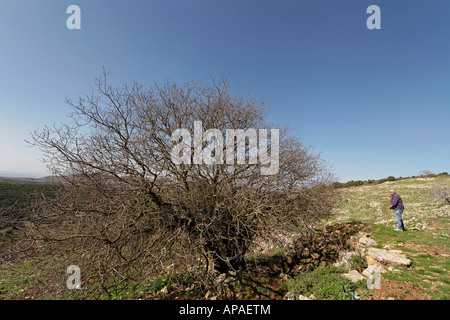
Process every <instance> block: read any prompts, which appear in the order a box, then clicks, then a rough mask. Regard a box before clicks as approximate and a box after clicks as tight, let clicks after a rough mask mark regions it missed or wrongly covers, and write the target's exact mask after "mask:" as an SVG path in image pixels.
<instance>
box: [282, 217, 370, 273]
mask: <svg viewBox="0 0 450 320" xmlns="http://www.w3.org/2000/svg"><path fill="white" fill-rule="evenodd" d="M361 228H362V225H350V224H348V225H338V226H329V227H327V228H325V229H324V230H322V231H321V232H316V233H311V234H308V235H305V236H303V237H301V238H299V239H298V240H297V241H296V242H295V243H294V244H293V246H292V248H291V249H290V250H288V252H287V253H286V254H285V255H284V257H283V272H285V273H289V272H291V271H293V270H295V271H301V270H303V269H306V268H309V267H311V266H328V265H332V264H333V263H335V262H336V261H338V260H339V259H340V257H341V251H342V250H345V248H346V247H347V241H348V240H349V238H350V237H351V234H352V233H354V232H355V230H358V229H361Z"/></svg>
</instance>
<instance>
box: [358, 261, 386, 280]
mask: <svg viewBox="0 0 450 320" xmlns="http://www.w3.org/2000/svg"><path fill="white" fill-rule="evenodd" d="M376 272H379V273H384V272H386V269H384V268H383V267H381V266H378V265H376V264H372V265H370V266H368V267H367V268H366V269H364V271H363V272H362V273H361V274H362V275H363V276H365V277H366V278H370V277H371V276H372V275H373V274H374V273H376Z"/></svg>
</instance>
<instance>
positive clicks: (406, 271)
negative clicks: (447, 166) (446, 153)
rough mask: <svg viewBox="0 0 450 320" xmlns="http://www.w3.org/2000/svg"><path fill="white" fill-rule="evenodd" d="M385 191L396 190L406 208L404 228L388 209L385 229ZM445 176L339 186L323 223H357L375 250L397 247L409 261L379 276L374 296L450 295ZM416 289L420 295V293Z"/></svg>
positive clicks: (449, 232) (447, 183) (449, 209)
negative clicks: (337, 198) (328, 218)
mask: <svg viewBox="0 0 450 320" xmlns="http://www.w3.org/2000/svg"><path fill="white" fill-rule="evenodd" d="M389 189H395V190H396V192H397V193H398V194H399V195H400V196H401V197H402V199H403V203H404V206H405V211H404V212H403V221H404V224H405V228H406V232H399V231H394V229H395V228H396V226H397V223H396V221H395V214H394V213H393V212H392V211H391V212H390V216H389V221H388V225H387V227H386V225H385V224H386V222H387V216H388V207H389V204H390V202H389V199H388V198H387V197H388V196H389ZM443 190H444V191H445V192H447V197H448V196H449V190H450V177H448V176H446V175H439V176H433V177H417V178H408V179H403V180H399V181H387V182H384V183H381V184H376V185H364V186H357V187H350V188H343V189H340V191H341V193H342V196H343V200H342V201H341V203H340V204H339V206H338V207H337V208H336V209H335V213H334V217H333V220H332V221H329V222H328V223H333V224H335V223H345V222H361V223H364V224H367V225H368V226H369V227H368V229H367V230H366V232H369V233H370V234H371V237H372V238H373V239H374V240H376V241H377V243H378V245H377V247H379V248H388V249H392V250H399V251H401V252H403V253H404V254H406V256H407V257H408V259H410V260H411V261H412V265H411V266H410V267H409V268H406V267H405V268H399V269H395V270H394V271H389V272H387V273H386V274H383V276H382V282H381V289H380V290H375V291H374V292H373V297H374V298H379V299H382V298H385V299H386V298H394V299H415V298H419V299H425V298H428V299H449V298H450V277H449V270H450V259H449V257H450V249H449V245H450V228H449V226H450V205H449V204H448V203H447V201H446V200H445V199H444V197H443V196H442V192H443ZM419 292H422V293H424V294H425V295H423V294H422V295H420V294H419Z"/></svg>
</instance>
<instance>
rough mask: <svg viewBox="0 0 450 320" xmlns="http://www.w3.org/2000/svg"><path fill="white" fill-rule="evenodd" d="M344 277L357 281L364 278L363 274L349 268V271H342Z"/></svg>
mask: <svg viewBox="0 0 450 320" xmlns="http://www.w3.org/2000/svg"><path fill="white" fill-rule="evenodd" d="M343 276H344V277H346V278H348V279H350V280H351V281H352V282H357V281H358V280H364V279H365V278H364V276H363V275H361V274H360V273H359V272H358V271H356V270H351V271H350V272H349V273H344V274H343Z"/></svg>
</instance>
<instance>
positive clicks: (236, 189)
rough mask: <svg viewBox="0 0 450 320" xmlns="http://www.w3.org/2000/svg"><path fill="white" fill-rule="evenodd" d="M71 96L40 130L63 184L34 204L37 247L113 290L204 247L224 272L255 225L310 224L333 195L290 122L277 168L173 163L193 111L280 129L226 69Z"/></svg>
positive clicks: (238, 262) (258, 229)
mask: <svg viewBox="0 0 450 320" xmlns="http://www.w3.org/2000/svg"><path fill="white" fill-rule="evenodd" d="M67 103H68V104H69V105H70V106H71V107H72V108H73V110H74V111H73V113H72V114H71V119H72V120H73V121H72V123H71V124H70V125H62V126H60V127H56V126H55V127H52V128H49V127H45V128H44V129H42V130H38V131H35V132H34V133H33V144H34V145H36V146H38V147H39V148H40V149H41V150H42V151H43V152H44V154H45V161H46V163H47V165H48V168H49V169H50V170H51V172H52V173H53V174H54V175H56V176H58V177H59V178H60V179H61V185H62V187H61V191H60V193H59V195H58V196H57V197H56V199H53V200H46V201H44V202H42V203H40V204H39V205H38V206H36V208H35V210H34V219H33V220H32V223H30V228H31V229H30V231H29V232H28V235H29V239H32V240H33V244H32V245H30V246H28V247H27V248H28V249H30V248H32V249H33V250H37V251H38V252H39V253H40V255H41V256H46V257H48V256H52V257H54V256H55V255H57V254H58V255H59V256H60V257H65V259H66V260H67V261H69V260H70V261H73V264H77V265H79V266H80V267H81V268H82V270H89V271H86V272H87V273H88V275H89V276H88V280H86V281H87V282H89V281H91V282H90V283H92V284H94V282H95V283H101V286H102V288H103V289H105V290H106V291H107V290H108V288H110V287H111V286H113V287H115V288H116V287H117V285H118V284H121V283H127V282H129V281H130V279H135V280H137V279H138V278H139V277H144V276H146V275H148V274H149V272H151V270H154V269H155V268H160V267H161V266H162V265H164V263H166V262H167V261H171V259H172V260H173V259H175V257H180V256H181V257H184V259H192V258H193V257H194V256H195V255H196V254H197V256H198V255H200V256H202V257H203V259H204V261H206V264H207V268H208V266H211V267H214V268H215V269H216V270H218V271H219V272H221V273H225V272H229V271H230V270H242V269H243V268H245V254H246V252H247V250H248V248H249V246H250V244H251V243H252V241H253V240H254V238H255V236H256V235H258V234H261V233H262V232H265V233H269V234H270V232H271V231H274V230H280V229H285V230H299V229H300V228H307V227H308V226H310V225H311V224H312V223H314V222H315V221H318V220H320V219H321V218H323V217H325V216H326V215H327V214H328V212H329V211H330V209H331V206H332V204H333V199H334V198H333V193H332V189H331V188H329V187H328V184H329V183H330V182H331V179H330V177H331V176H330V173H329V172H328V170H327V167H326V166H325V165H324V164H323V162H322V161H321V160H320V158H319V156H318V155H315V154H313V153H312V152H311V148H310V147H308V146H304V145H303V144H302V143H301V142H300V141H299V140H298V139H297V138H295V137H294V136H293V135H292V134H291V132H290V131H289V130H288V128H286V127H283V128H278V129H279V132H280V134H279V169H278V171H277V172H276V174H272V175H262V174H261V168H262V167H263V166H264V165H265V164H263V163H256V164H254V163H249V161H247V162H246V163H244V164H242V163H241V164H237V163H236V162H234V163H233V164H229V163H226V162H225V160H224V161H223V163H217V164H214V163H213V164H205V163H202V164H194V163H193V162H191V164H186V163H179V164H176V163H174V161H173V158H172V151H173V148H174V145H175V144H176V143H178V142H180V141H172V139H171V136H172V134H173V132H174V131H175V130H177V129H180V128H186V129H188V130H190V131H191V132H192V131H193V129H194V122H195V121H201V123H202V126H203V128H202V129H203V132H205V131H206V130H207V129H210V128H215V129H217V130H219V131H220V132H221V133H222V134H223V135H224V136H226V134H227V129H242V130H247V129H255V130H259V129H273V128H275V126H273V125H270V124H268V123H266V122H265V114H266V111H267V106H266V104H265V103H264V102H263V101H258V100H256V99H255V98H254V97H252V96H250V95H247V96H236V95H232V94H231V93H230V89H229V85H228V82H227V80H226V79H219V80H214V79H213V80H211V81H209V82H207V83H194V82H191V83H188V84H184V85H182V86H179V85H177V84H175V83H171V82H166V83H165V84H164V85H163V86H159V85H153V86H151V87H150V88H144V86H143V85H141V84H138V83H134V84H133V85H131V86H128V85H124V86H122V87H116V88H113V87H111V86H108V85H107V82H106V75H105V76H104V77H103V78H101V79H97V80H96V86H95V90H94V92H93V93H92V94H91V95H90V96H88V97H86V98H80V99H78V100H77V101H73V100H70V99H68V100H67ZM185 142H187V143H189V142H190V141H185ZM272 144H273V141H272V139H268V145H269V147H272ZM233 145H234V147H236V149H233V151H232V152H233V154H237V148H238V145H237V141H234V140H233ZM195 147H196V146H194V145H192V147H191V150H192V152H194V148H195ZM201 148H202V150H205V149H206V148H207V143H205V142H203V143H202V144H201ZM223 148H224V149H225V146H223ZM227 151H228V152H230V150H227ZM215 152H216V151H215ZM251 152H252V150H251V149H250V147H249V144H246V146H245V154H246V156H247V157H248V158H249V157H250V156H251ZM258 152H260V150H258ZM191 159H192V158H191ZM68 257H70V259H67V258H68ZM183 261H185V262H186V261H188V260H183ZM44 262H45V261H43V263H44ZM99 278H100V279H101V281H99Z"/></svg>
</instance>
